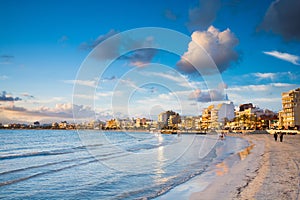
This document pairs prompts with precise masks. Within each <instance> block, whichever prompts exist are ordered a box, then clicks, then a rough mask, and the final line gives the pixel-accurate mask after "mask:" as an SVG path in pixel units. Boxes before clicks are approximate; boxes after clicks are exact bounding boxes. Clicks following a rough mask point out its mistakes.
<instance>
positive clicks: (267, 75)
mask: <svg viewBox="0 0 300 200" xmlns="http://www.w3.org/2000/svg"><path fill="white" fill-rule="evenodd" d="M253 75H254V76H255V77H257V78H259V79H271V80H274V79H275V77H276V76H277V74H276V73H259V72H257V73H253Z"/></svg>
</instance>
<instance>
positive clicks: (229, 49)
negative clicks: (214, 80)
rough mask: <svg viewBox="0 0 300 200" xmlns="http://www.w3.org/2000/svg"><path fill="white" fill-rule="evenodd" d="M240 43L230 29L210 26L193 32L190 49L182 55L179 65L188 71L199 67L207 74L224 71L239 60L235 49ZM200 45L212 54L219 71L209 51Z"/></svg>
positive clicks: (193, 70) (191, 71) (190, 71)
mask: <svg viewBox="0 0 300 200" xmlns="http://www.w3.org/2000/svg"><path fill="white" fill-rule="evenodd" d="M238 43H239V40H238V39H237V38H236V36H235V35H234V34H233V33H232V32H231V31H230V30H229V29H226V30H225V31H222V32H221V31H219V30H218V29H216V28H215V27H213V26H210V27H209V28H208V29H207V31H195V32H193V34H192V42H190V43H189V47H188V51H187V52H185V53H184V55H183V56H182V57H181V60H180V61H179V62H178V63H177V66H178V67H179V69H181V70H182V71H184V72H187V73H194V72H196V71H197V69H198V70H199V71H200V72H201V73H205V74H213V73H219V72H221V73H222V72H223V71H225V70H226V69H227V68H228V67H229V66H230V63H231V62H232V61H237V60H238V57H239V55H238V53H237V52H236V51H235V50H234V48H235V47H236V46H237V44H238ZM199 46H200V47H203V48H204V50H206V52H207V53H208V54H209V56H211V58H212V59H213V61H214V62H215V64H216V65H217V67H218V71H216V69H215V65H213V64H212V63H210V62H211V61H210V60H209V57H208V55H207V53H206V52H205V51H203V49H202V48H200V47H199ZM195 67H197V69H195Z"/></svg>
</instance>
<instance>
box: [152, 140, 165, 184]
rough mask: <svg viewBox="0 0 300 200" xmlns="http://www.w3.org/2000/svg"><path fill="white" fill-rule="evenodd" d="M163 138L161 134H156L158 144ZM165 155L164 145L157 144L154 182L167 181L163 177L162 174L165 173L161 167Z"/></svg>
mask: <svg viewBox="0 0 300 200" xmlns="http://www.w3.org/2000/svg"><path fill="white" fill-rule="evenodd" d="M163 140H164V138H163V137H162V136H161V134H157V141H158V144H162V142H163ZM165 159H166V158H165V156H164V147H163V146H159V147H158V148H157V161H156V162H157V166H156V176H155V182H156V183H164V182H166V181H168V179H167V178H164V177H163V174H164V173H165V171H164V169H163V167H164V162H165Z"/></svg>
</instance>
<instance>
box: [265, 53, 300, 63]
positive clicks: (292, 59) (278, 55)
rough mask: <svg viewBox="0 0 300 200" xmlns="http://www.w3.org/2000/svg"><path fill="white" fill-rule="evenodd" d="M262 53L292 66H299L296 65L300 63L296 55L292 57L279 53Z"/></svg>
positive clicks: (299, 58)
mask: <svg viewBox="0 0 300 200" xmlns="http://www.w3.org/2000/svg"><path fill="white" fill-rule="evenodd" d="M263 53H264V54H267V55H270V56H273V57H275V58H278V59H281V60H285V61H288V62H290V63H292V64H294V65H300V63H298V62H299V61H300V57H299V56H296V55H292V54H289V53H282V52H279V51H263Z"/></svg>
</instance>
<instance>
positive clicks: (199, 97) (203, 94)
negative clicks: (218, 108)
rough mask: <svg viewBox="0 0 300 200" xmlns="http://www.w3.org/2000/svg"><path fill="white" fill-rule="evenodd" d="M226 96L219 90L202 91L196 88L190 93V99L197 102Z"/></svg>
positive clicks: (220, 98) (222, 98) (216, 99)
mask: <svg viewBox="0 0 300 200" xmlns="http://www.w3.org/2000/svg"><path fill="white" fill-rule="evenodd" d="M225 98H226V96H225V95H224V94H223V92H222V91H219V90H208V91H201V90H200V89H196V90H195V91H193V92H192V93H191V94H190V95H189V99H190V100H196V101H197V102H202V103H207V102H211V101H222V100H225Z"/></svg>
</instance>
